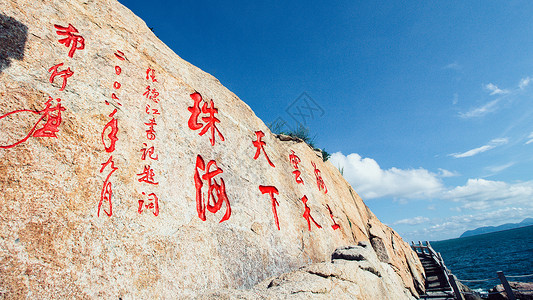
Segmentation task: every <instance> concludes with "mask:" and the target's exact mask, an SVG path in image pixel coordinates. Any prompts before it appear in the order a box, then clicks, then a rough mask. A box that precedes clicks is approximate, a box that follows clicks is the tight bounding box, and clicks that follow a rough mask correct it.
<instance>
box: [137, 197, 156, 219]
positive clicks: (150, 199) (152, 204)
mask: <svg viewBox="0 0 533 300" xmlns="http://www.w3.org/2000/svg"><path fill="white" fill-rule="evenodd" d="M142 194H143V196H146V194H145V193H144V192H143V193H142ZM143 208H146V209H153V210H154V212H153V214H154V216H156V217H157V216H158V215H159V198H157V196H156V194H154V193H150V194H149V195H148V201H147V203H146V204H144V200H139V208H138V209H137V211H138V212H139V213H140V214H141V213H142V212H143Z"/></svg>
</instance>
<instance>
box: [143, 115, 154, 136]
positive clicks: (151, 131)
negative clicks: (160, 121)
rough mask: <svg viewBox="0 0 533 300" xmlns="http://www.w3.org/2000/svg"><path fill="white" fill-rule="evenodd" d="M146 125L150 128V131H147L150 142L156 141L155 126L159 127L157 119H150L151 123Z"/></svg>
mask: <svg viewBox="0 0 533 300" xmlns="http://www.w3.org/2000/svg"><path fill="white" fill-rule="evenodd" d="M144 124H145V125H148V126H149V127H148V130H146V138H147V139H149V140H150V141H153V140H155V129H154V126H155V125H157V123H156V122H155V119H154V118H152V119H150V122H148V123H144Z"/></svg>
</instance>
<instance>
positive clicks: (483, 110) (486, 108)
mask: <svg viewBox="0 0 533 300" xmlns="http://www.w3.org/2000/svg"><path fill="white" fill-rule="evenodd" d="M499 102H500V99H496V100H492V101H490V102H489V103H487V104H485V105H483V106H481V107H476V108H472V109H471V110H469V111H467V112H465V113H459V116H460V117H461V118H475V117H482V116H484V115H486V114H488V113H491V112H493V111H496V109H497V108H498V103H499Z"/></svg>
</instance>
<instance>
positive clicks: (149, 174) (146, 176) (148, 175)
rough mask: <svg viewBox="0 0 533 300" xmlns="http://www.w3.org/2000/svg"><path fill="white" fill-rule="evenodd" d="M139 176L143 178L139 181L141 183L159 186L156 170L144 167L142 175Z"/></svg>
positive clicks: (147, 166)
mask: <svg viewBox="0 0 533 300" xmlns="http://www.w3.org/2000/svg"><path fill="white" fill-rule="evenodd" d="M137 176H141V178H139V179H138V181H139V182H146V183H149V184H154V185H157V184H159V182H155V180H154V176H155V173H154V169H152V167H151V166H149V165H146V166H144V170H143V171H142V172H141V173H139V174H137Z"/></svg>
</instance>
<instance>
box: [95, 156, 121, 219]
mask: <svg viewBox="0 0 533 300" xmlns="http://www.w3.org/2000/svg"><path fill="white" fill-rule="evenodd" d="M108 165H110V166H109V167H110V168H111V172H109V173H108V174H107V177H106V179H105V181H104V185H103V187H102V192H101V194H100V202H99V203H98V214H97V216H98V217H99V216H100V209H101V207H102V203H103V202H104V201H106V202H107V203H108V204H109V212H108V211H107V210H105V209H104V212H105V213H106V215H107V216H108V217H111V215H113V205H112V203H111V198H112V197H113V189H112V184H111V182H109V177H111V174H113V173H114V172H115V171H116V170H118V168H116V167H115V163H114V162H113V156H110V157H109V159H108V160H107V162H105V163H103V164H102V168H101V169H100V173H102V172H103V171H104V169H105V167H107V166H108Z"/></svg>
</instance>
